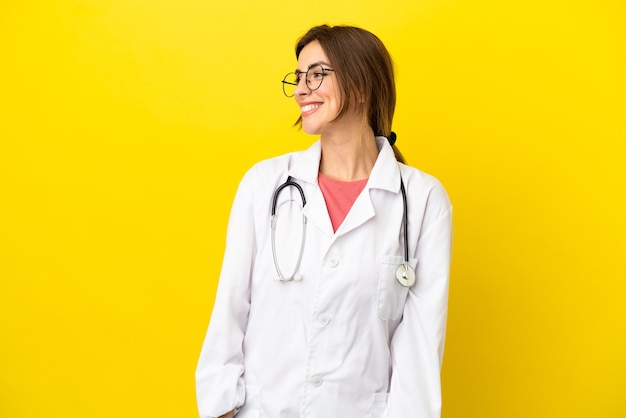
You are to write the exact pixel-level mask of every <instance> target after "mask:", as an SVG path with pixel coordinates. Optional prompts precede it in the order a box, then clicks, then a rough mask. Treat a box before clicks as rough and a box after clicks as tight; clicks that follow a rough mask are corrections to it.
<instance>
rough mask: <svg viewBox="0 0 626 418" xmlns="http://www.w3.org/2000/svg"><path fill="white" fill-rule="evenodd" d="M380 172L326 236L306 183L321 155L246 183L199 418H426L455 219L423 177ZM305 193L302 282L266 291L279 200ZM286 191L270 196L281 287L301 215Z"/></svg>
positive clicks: (271, 164)
mask: <svg viewBox="0 0 626 418" xmlns="http://www.w3.org/2000/svg"><path fill="white" fill-rule="evenodd" d="M376 140H377V145H378V147H379V150H380V152H379V155H378V159H377V161H376V163H375V165H374V167H373V169H372V172H371V175H370V178H369V180H368V182H367V185H366V186H365V188H364V190H363V191H362V193H361V194H360V195H359V197H358V198H357V199H356V201H355V202H354V205H353V207H352V209H351V210H350V212H349V213H348V215H347V217H346V218H345V220H344V221H343V223H342V224H341V226H340V227H339V229H338V230H337V231H336V233H334V232H333V229H332V226H331V222H330V218H329V215H328V211H327V209H326V205H325V202H324V198H323V196H322V193H321V191H320V189H319V186H318V183H317V175H318V168H319V162H320V155H321V145H320V143H319V141H318V142H316V143H315V144H314V145H313V146H311V148H309V149H308V150H306V151H304V152H296V153H291V154H287V155H284V156H280V157H277V158H272V159H269V160H266V161H262V162H260V163H258V164H257V165H255V166H254V167H253V168H252V169H250V171H249V172H248V173H247V174H246V175H245V176H244V178H243V180H242V182H241V184H240V186H239V190H238V191H237V195H236V197H235V201H234V204H233V207H232V213H231V217H230V221H229V226H228V234H227V243H226V252H225V255H224V261H223V266H222V271H221V275H220V281H219V286H218V291H217V297H216V301H215V305H214V308H213V313H212V317H211V322H210V325H209V329H208V332H207V334H206V339H205V341H204V345H203V347H202V352H201V355H200V360H199V363H198V367H197V371H196V389H197V400H198V408H199V412H200V416H201V417H202V418H206V417H216V416H219V415H221V414H224V413H226V412H228V411H230V410H233V409H235V408H237V409H238V410H239V412H238V415H237V416H238V418H250V417H255V418H258V417H266V418H282V417H285V418H287V417H289V418H295V417H301V418H305V417H306V418H309V417H312V418H336V417H341V418H366V417H376V418H378V417H391V418H403V417H410V418H434V417H439V416H440V411H441V390H440V368H441V361H442V356H443V345H444V338H445V325H446V314H447V296H448V278H449V265H450V252H451V229H452V208H451V205H450V202H449V200H448V197H447V195H446V192H445V190H444V188H443V187H442V186H441V184H440V183H439V182H438V181H437V180H436V179H435V178H433V177H431V176H429V175H427V174H424V173H422V172H420V171H418V170H417V169H415V168H412V167H408V166H406V165H403V164H399V163H397V162H396V160H395V158H394V155H393V150H392V148H391V147H390V146H389V144H388V142H387V140H386V139H385V138H383V137H377V138H376ZM287 176H292V178H293V180H295V181H296V182H297V183H298V184H300V185H301V186H302V188H303V189H304V193H305V196H306V199H307V200H306V206H305V207H304V210H303V213H304V215H305V216H306V220H307V224H306V239H305V248H304V255H303V258H302V262H301V265H300V268H299V272H300V273H301V274H302V277H303V279H302V281H290V282H277V281H275V280H274V278H275V277H276V270H275V267H274V262H273V258H272V251H271V244H270V242H271V238H270V208H271V200H272V195H273V193H274V191H275V190H276V188H277V187H278V186H279V185H280V184H282V183H283V182H285V180H286V179H287ZM400 176H402V179H403V180H404V184H405V187H406V192H407V201H408V219H409V220H408V222H409V223H408V225H409V226H408V230H409V231H408V233H409V235H408V236H409V257H410V263H411V265H412V266H413V267H414V268H415V271H416V276H417V282H416V284H415V285H414V286H413V287H411V288H406V287H403V286H401V285H400V284H399V283H398V282H397V280H396V278H395V270H396V267H397V266H398V265H399V264H401V263H402V262H403V259H404V252H403V240H402V216H403V215H402V214H403V204H402V195H401V192H400ZM300 205H301V203H300V196H299V193H298V191H297V190H296V189H295V188H294V187H288V188H286V189H284V190H283V191H282V192H281V194H280V195H279V197H278V204H277V206H278V209H277V217H278V220H277V230H276V253H277V257H278V262H279V265H280V268H281V270H282V272H283V274H284V275H290V274H291V271H292V270H293V268H294V265H295V262H296V260H297V257H298V253H299V246H300V237H301V222H302V211H301V209H300Z"/></svg>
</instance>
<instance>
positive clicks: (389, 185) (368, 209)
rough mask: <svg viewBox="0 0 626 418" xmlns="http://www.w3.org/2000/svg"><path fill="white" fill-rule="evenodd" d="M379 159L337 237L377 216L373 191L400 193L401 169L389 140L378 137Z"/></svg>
mask: <svg viewBox="0 0 626 418" xmlns="http://www.w3.org/2000/svg"><path fill="white" fill-rule="evenodd" d="M376 145H377V146H378V150H379V152H378V158H377V159H376V163H375V164H374V167H373V168H372V172H371V173H370V178H369V180H368V182H367V185H366V186H365V188H364V189H363V191H362V192H361V194H360V195H359V196H358V197H357V199H356V201H355V202H354V205H352V208H351V209H350V212H348V215H347V216H346V218H345V219H344V221H343V223H342V224H341V226H340V227H339V229H338V230H337V236H339V235H343V234H346V233H348V232H350V231H351V230H353V229H355V228H358V227H359V226H361V225H362V224H364V223H365V222H367V221H368V220H370V219H371V218H373V217H374V216H375V215H376V211H375V210H374V203H373V202H372V193H371V191H372V190H373V189H384V190H388V191H391V192H394V193H399V191H400V169H399V168H398V162H397V161H396V157H395V156H394V154H393V149H392V148H391V146H390V145H389V143H388V142H387V138H384V137H376Z"/></svg>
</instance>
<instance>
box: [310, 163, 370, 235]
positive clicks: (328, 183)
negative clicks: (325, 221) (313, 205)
mask: <svg viewBox="0 0 626 418" xmlns="http://www.w3.org/2000/svg"><path fill="white" fill-rule="evenodd" d="M317 182H318V183H319V185H320V189H321V190H322V194H323V195H324V200H325V201H326V208H327V209H328V215H330V222H331V223H332V225H333V231H335V232H337V229H339V226H340V225H341V223H342V222H343V220H344V219H345V218H346V215H348V212H350V208H351V207H352V205H353V204H354V201H355V200H356V198H357V197H358V196H359V194H360V193H361V191H362V190H363V188H364V187H365V185H366V184H367V179H364V180H357V181H339V180H334V179H331V178H330V177H327V176H325V175H323V174H322V173H319V174H318V175H317Z"/></svg>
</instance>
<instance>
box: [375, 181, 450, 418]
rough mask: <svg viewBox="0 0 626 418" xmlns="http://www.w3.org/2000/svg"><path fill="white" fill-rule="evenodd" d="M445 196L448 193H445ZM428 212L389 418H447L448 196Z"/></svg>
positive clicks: (397, 346)
mask: <svg viewBox="0 0 626 418" xmlns="http://www.w3.org/2000/svg"><path fill="white" fill-rule="evenodd" d="M442 192H443V190H442ZM441 202H444V203H445V204H444V205H439V206H440V207H439V208H431V209H427V211H430V213H427V214H426V216H425V221H427V223H425V224H424V229H423V231H422V233H421V235H420V237H419V241H418V246H417V259H418V266H417V271H416V276H417V282H416V284H415V285H414V286H413V287H412V288H411V289H410V291H409V295H408V298H407V301H406V304H405V307H404V315H403V319H402V322H401V323H400V324H399V325H398V328H397V329H396V332H395V334H394V336H393V339H392V341H391V352H392V377H391V386H390V390H389V398H388V410H387V416H388V417H393V418H403V417H416V418H438V417H440V416H441V382H440V371H441V363H442V360H443V346H444V340H445V331H446V318H447V308H448V283H449V270H450V255H451V241H452V207H451V206H450V204H449V202H448V200H447V196H445V192H443V199H441V200H440V203H441Z"/></svg>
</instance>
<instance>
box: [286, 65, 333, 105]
mask: <svg viewBox="0 0 626 418" xmlns="http://www.w3.org/2000/svg"><path fill="white" fill-rule="evenodd" d="M317 67H320V68H321V69H322V72H321V73H320V75H321V77H322V79H321V80H320V84H319V86H317V87H315V88H314V89H312V88H311V86H310V85H309V84H311V83H313V80H310V79H309V71H311V70H312V69H315V68H317ZM327 71H335V70H333V69H332V68H325V67H324V66H323V65H322V64H315V65H313V66H311V67H309V69H308V70H306V71H292V72H290V73H287V74H286V75H285V77H283V81H282V83H283V94H284V95H285V96H287V97H293V96H295V95H296V91H295V89H294V92H293V94H287V91H286V90H285V85H289V86H294V87H295V88H297V87H298V85H299V84H300V80H301V79H302V74H305V76H304V79H305V80H306V83H305V84H306V88H307V89H309V91H315V90H317V89H319V88H320V87H322V82H323V81H324V78H325V77H326V76H327V75H329V74H328V73H327ZM291 75H295V76H296V82H295V83H292V82H291V81H287V77H289V76H291Z"/></svg>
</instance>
